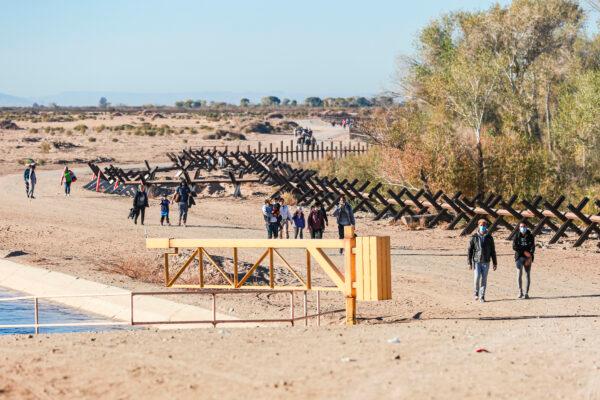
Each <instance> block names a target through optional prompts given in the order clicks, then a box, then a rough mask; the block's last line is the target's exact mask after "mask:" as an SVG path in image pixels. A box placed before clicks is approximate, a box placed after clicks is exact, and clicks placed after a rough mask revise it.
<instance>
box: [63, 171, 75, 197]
mask: <svg viewBox="0 0 600 400" xmlns="http://www.w3.org/2000/svg"><path fill="white" fill-rule="evenodd" d="M76 180H77V177H75V174H74V173H73V171H71V170H70V169H69V167H68V166H66V165H65V169H64V170H63V174H62V176H61V177H60V185H61V186H62V185H63V184H64V185H65V197H70V196H71V183H73V182H75V181H76Z"/></svg>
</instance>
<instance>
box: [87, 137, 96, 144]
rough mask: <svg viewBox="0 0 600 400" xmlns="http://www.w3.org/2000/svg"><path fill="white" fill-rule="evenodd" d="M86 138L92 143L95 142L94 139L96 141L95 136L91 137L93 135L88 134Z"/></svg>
mask: <svg viewBox="0 0 600 400" xmlns="http://www.w3.org/2000/svg"><path fill="white" fill-rule="evenodd" d="M88 140H89V141H90V142H92V143H93V142H95V141H96V138H95V137H93V136H90V137H89V138H88Z"/></svg>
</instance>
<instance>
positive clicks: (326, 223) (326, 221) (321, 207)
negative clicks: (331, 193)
mask: <svg viewBox="0 0 600 400" xmlns="http://www.w3.org/2000/svg"><path fill="white" fill-rule="evenodd" d="M317 208H318V209H319V211H320V212H321V218H323V235H324V234H325V228H326V227H328V226H329V218H327V210H325V206H324V205H323V203H321V202H317Z"/></svg>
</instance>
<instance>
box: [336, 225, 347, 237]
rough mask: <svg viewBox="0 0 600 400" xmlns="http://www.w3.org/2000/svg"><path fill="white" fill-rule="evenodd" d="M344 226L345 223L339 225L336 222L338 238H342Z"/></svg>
mask: <svg viewBox="0 0 600 400" xmlns="http://www.w3.org/2000/svg"><path fill="white" fill-rule="evenodd" d="M346 226H347V225H340V224H338V234H339V236H340V239H343V238H344V228H345V227H346Z"/></svg>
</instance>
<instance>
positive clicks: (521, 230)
mask: <svg viewBox="0 0 600 400" xmlns="http://www.w3.org/2000/svg"><path fill="white" fill-rule="evenodd" d="M519 232H521V234H522V235H524V234H525V233H526V232H527V228H526V227H524V226H521V227H519Z"/></svg>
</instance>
